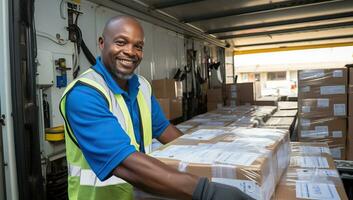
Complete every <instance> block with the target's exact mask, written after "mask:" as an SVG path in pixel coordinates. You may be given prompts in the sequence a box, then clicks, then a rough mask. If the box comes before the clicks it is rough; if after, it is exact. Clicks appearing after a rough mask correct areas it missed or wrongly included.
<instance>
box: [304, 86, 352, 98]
mask: <svg viewBox="0 0 353 200" xmlns="http://www.w3.org/2000/svg"><path fill="white" fill-rule="evenodd" d="M347 92H348V91H347V85H343V84H341V85H336V84H330V83H325V84H323V85H320V86H316V85H315V86H299V87H298V101H300V100H301V99H309V98H329V97H334V96H345V95H346V94H347Z"/></svg>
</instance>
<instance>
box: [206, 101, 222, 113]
mask: <svg viewBox="0 0 353 200" xmlns="http://www.w3.org/2000/svg"><path fill="white" fill-rule="evenodd" d="M222 106H223V104H222V103H217V102H207V112H209V111H213V110H217V109H218V108H220V107H222Z"/></svg>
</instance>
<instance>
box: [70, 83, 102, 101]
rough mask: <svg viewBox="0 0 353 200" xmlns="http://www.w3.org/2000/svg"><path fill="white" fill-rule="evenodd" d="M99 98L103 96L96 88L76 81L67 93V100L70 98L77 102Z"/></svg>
mask: <svg viewBox="0 0 353 200" xmlns="http://www.w3.org/2000/svg"><path fill="white" fill-rule="evenodd" d="M100 99H103V96H102V95H101V94H100V92H99V91H98V90H97V89H95V88H93V87H91V86H88V85H85V84H82V83H80V82H78V83H76V84H75V85H74V86H73V87H72V88H71V90H70V91H69V92H68V94H67V101H70V100H71V101H75V102H78V103H79V104H81V103H84V102H87V101H89V100H100Z"/></svg>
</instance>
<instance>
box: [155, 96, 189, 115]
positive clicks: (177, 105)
mask: <svg viewBox="0 0 353 200" xmlns="http://www.w3.org/2000/svg"><path fill="white" fill-rule="evenodd" d="M157 101H158V102H159V105H160V106H161V107H162V110H163V111H164V115H165V117H166V118H167V119H169V120H172V119H176V118H178V117H181V116H182V115H183V102H182V100H181V99H169V98H157Z"/></svg>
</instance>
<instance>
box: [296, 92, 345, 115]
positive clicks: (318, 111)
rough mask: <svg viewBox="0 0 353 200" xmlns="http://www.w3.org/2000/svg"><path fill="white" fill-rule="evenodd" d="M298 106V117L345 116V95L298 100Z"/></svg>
mask: <svg viewBox="0 0 353 200" xmlns="http://www.w3.org/2000/svg"><path fill="white" fill-rule="evenodd" d="M298 104H299V116H301V117H305V118H315V117H316V118H317V117H346V116H347V96H346V95H339V96H333V97H327V98H309V99H300V100H299V102H298Z"/></svg>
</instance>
